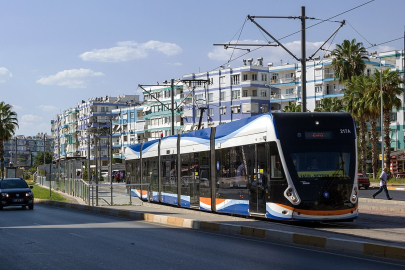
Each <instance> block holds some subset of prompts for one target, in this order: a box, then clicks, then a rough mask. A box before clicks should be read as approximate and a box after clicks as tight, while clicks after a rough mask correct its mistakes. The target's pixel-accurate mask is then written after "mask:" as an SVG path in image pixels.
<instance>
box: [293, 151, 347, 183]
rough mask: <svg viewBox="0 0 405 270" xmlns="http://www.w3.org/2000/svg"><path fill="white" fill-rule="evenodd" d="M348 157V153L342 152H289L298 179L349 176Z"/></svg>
mask: <svg viewBox="0 0 405 270" xmlns="http://www.w3.org/2000/svg"><path fill="white" fill-rule="evenodd" d="M350 158H351V157H350V153H344V152H302V153H291V159H292V162H293V164H294V168H295V172H296V173H297V175H298V178H299V179H312V180H321V179H326V178H331V177H333V178H346V177H349V175H350V172H349V169H350Z"/></svg>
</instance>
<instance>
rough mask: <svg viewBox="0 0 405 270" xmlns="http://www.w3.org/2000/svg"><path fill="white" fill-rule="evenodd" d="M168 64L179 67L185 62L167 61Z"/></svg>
mask: <svg viewBox="0 0 405 270" xmlns="http://www.w3.org/2000/svg"><path fill="white" fill-rule="evenodd" d="M166 65H168V66H176V67H179V66H182V65H183V64H182V63H179V62H176V63H166Z"/></svg>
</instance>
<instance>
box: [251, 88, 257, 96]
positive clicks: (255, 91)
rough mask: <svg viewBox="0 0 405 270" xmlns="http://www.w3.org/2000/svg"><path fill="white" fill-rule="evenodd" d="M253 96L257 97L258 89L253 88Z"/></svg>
mask: <svg viewBox="0 0 405 270" xmlns="http://www.w3.org/2000/svg"><path fill="white" fill-rule="evenodd" d="M252 97H257V90H256V89H255V90H252Z"/></svg>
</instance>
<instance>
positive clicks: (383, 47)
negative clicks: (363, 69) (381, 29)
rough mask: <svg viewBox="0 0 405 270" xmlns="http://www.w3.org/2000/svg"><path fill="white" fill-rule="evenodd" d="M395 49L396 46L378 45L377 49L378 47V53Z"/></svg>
mask: <svg viewBox="0 0 405 270" xmlns="http://www.w3.org/2000/svg"><path fill="white" fill-rule="evenodd" d="M371 50H372V49H371ZM394 50H396V48H394V47H391V46H381V45H380V46H377V49H376V51H377V52H378V53H381V52H389V51H394Z"/></svg>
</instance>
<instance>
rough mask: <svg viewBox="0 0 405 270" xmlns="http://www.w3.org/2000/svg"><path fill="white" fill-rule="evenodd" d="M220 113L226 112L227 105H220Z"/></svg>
mask: <svg viewBox="0 0 405 270" xmlns="http://www.w3.org/2000/svg"><path fill="white" fill-rule="evenodd" d="M219 114H220V115H223V114H226V107H225V106H221V107H219Z"/></svg>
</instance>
